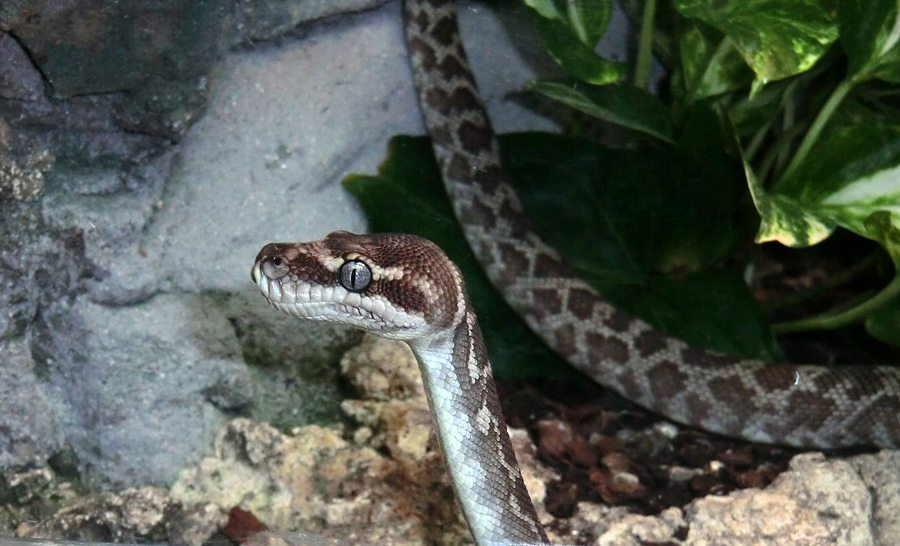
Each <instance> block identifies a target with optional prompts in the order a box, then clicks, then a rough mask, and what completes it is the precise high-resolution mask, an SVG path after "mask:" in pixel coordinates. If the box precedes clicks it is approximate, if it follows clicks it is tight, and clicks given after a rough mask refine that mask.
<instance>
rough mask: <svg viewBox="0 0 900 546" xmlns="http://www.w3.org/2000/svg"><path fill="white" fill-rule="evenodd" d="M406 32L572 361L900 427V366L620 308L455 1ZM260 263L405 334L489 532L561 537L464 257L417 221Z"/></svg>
mask: <svg viewBox="0 0 900 546" xmlns="http://www.w3.org/2000/svg"><path fill="white" fill-rule="evenodd" d="M406 12H407V13H406V18H407V24H406V30H407V46H408V49H409V54H410V60H411V62H412V66H413V73H414V75H415V79H416V86H417V88H418V91H419V98H420V105H421V109H422V114H423V117H424V118H425V122H426V125H427V127H428V131H429V133H430V135H431V138H432V142H433V145H434V150H435V155H436V156H437V159H438V163H439V166H440V168H441V171H442V174H443V177H444V181H445V184H446V188H447V192H448V194H449V196H450V198H451V201H452V202H453V206H454V209H455V212H456V215H457V217H458V218H459V221H460V223H461V224H462V226H463V229H464V231H465V234H466V237H467V239H468V241H469V244H470V245H471V247H472V248H473V250H474V252H475V254H476V256H477V258H478V259H479V261H480V262H481V263H482V265H483V267H484V268H485V269H486V271H487V272H488V275H489V276H490V278H491V280H492V282H493V283H494V284H495V285H496V286H497V287H498V288H499V289H500V290H501V292H503V294H504V295H505V297H506V299H507V301H509V303H510V304H511V305H512V306H513V307H514V308H515V309H516V310H517V311H518V313H519V314H520V315H521V316H522V317H523V318H524V319H525V320H526V321H527V322H528V324H529V326H530V327H531V328H532V329H533V330H534V331H535V332H537V333H538V335H540V336H541V337H542V338H543V339H544V340H545V341H546V342H547V343H548V344H549V345H550V346H551V347H553V348H554V349H555V350H556V351H557V352H559V353H560V354H561V355H562V356H563V357H565V358H566V359H567V360H568V361H569V362H570V363H571V364H572V365H573V366H575V367H576V368H577V369H579V370H580V371H582V372H583V373H585V374H586V375H588V376H590V377H592V378H593V379H595V380H596V381H597V382H598V383H600V384H602V385H604V386H606V387H607V388H610V389H613V390H614V391H616V392H618V393H619V394H621V395H622V396H624V397H625V398H628V399H630V400H632V401H634V402H636V403H638V404H640V405H642V406H645V407H647V408H649V409H651V410H653V411H655V412H658V413H660V414H662V415H664V416H666V417H668V418H670V419H672V420H674V421H678V422H681V423H685V424H689V425H692V426H696V427H700V428H703V429H706V430H709V431H713V432H718V433H722V434H726V435H729V436H733V437H737V438H744V439H747V440H751V441H761V442H773V443H781V444H789V445H794V446H807V447H819V448H829V447H839V446H851V445H874V446H883V447H896V446H898V445H900V422H898V416H900V373H898V371H897V369H895V368H889V367H867V368H859V367H843V368H826V367H823V366H810V365H806V366H798V365H788V364H772V363H765V362H760V361H753V360H739V359H735V358H731V357H725V356H721V355H717V354H714V353H711V352H708V351H705V350H701V349H695V348H692V347H690V346H688V345H686V344H685V343H683V342H681V341H679V340H677V339H673V338H671V337H668V336H666V335H665V334H662V333H660V332H658V331H656V330H654V329H653V328H652V327H651V326H649V325H648V324H647V323H645V322H642V321H640V320H638V319H635V318H633V317H629V316H626V315H625V314H623V313H622V312H620V311H617V310H616V309H615V308H614V307H612V306H611V305H610V304H609V303H607V302H606V301H605V300H604V299H603V298H602V297H601V296H600V295H599V294H597V293H596V292H595V291H594V290H593V289H592V288H591V287H590V286H588V285H587V284H586V283H585V282H584V281H582V280H580V279H579V278H578V277H576V276H575V275H574V274H573V272H572V271H571V270H570V269H569V268H568V267H567V266H566V265H565V264H564V263H563V262H562V261H561V259H560V258H559V256H558V254H557V253H556V252H555V251H554V250H553V249H552V248H550V247H548V246H547V245H546V244H545V243H543V242H542V241H541V239H540V238H539V237H538V236H537V235H536V234H535V232H534V231H533V230H532V228H531V222H530V220H529V219H528V217H527V216H526V215H525V213H524V211H523V208H522V204H521V202H520V201H519V199H518V197H517V196H516V194H515V192H514V191H513V190H512V188H511V186H510V185H509V184H508V183H507V181H506V179H505V175H504V173H503V171H502V168H501V166H500V162H499V156H498V153H497V144H496V141H495V139H494V135H493V132H492V130H491V127H490V123H489V121H488V119H487V116H486V113H485V111H484V108H483V105H482V103H481V100H480V98H479V97H478V94H477V92H476V89H475V84H474V81H473V80H472V76H471V73H470V71H469V68H468V65H467V62H466V60H465V54H464V52H463V50H462V47H461V45H460V43H459V35H458V32H457V29H456V17H455V12H454V8H453V5H452V2H449V1H446V0H407V2H406ZM252 277H253V280H254V282H255V283H256V284H257V286H258V287H259V289H260V291H261V292H262V294H263V295H264V296H265V297H266V299H267V300H268V301H269V302H270V303H271V304H272V305H273V306H274V307H275V308H277V309H279V310H281V311H284V312H286V313H289V314H292V315H295V316H297V317H300V318H305V319H315V320H329V321H336V322H341V323H345V324H350V325H353V326H356V327H358V328H362V329H364V330H367V331H369V332H373V333H376V334H379V335H382V336H384V337H389V338H393V339H400V340H404V341H406V342H407V343H408V344H409V345H410V347H411V348H412V349H413V352H414V353H415V355H416V357H417V360H418V361H419V366H420V369H421V371H422V376H423V380H424V383H425V387H426V393H427V395H428V400H429V404H430V406H431V409H432V412H433V414H434V420H435V425H436V429H437V435H438V438H439V440H440V444H441V448H442V451H443V453H444V458H445V461H446V463H447V466H448V469H449V471H450V475H451V479H452V481H453V485H454V488H455V490H456V493H457V497H458V499H459V502H460V505H461V507H462V509H463V513H464V514H465V517H466V521H467V522H468V524H469V527H470V529H471V530H472V534H473V536H474V538H475V541H476V543H477V544H478V545H479V546H487V545H492V546H493V545H501V544H503V545H512V544H516V545H524V544H546V543H547V537H546V535H545V533H544V531H543V528H542V527H541V524H540V521H539V520H538V518H537V515H536V513H535V509H534V506H533V505H532V504H531V500H530V498H529V497H528V493H527V491H526V490H525V486H524V484H523V481H522V478H521V475H520V473H519V469H518V465H517V463H516V460H515V455H514V454H513V451H512V448H511V445H510V441H509V436H508V434H507V432H506V428H505V425H504V423H503V416H502V413H501V411H500V406H499V403H498V401H497V394H496V390H495V388H494V385H493V381H492V379H491V374H490V364H489V362H488V360H487V356H486V353H485V350H484V345H483V343H482V338H481V332H480V330H479V328H478V324H477V322H476V320H475V315H474V314H473V312H472V308H471V305H470V304H469V301H468V299H467V296H466V294H465V288H464V284H463V280H462V277H461V275H460V273H459V270H458V269H457V268H456V266H454V265H453V263H452V262H451V261H450V260H449V259H448V258H447V257H446V255H444V253H443V252H442V251H441V250H440V249H439V248H438V247H437V246H435V245H434V244H433V243H431V242H429V241H426V240H424V239H421V238H419V237H415V236H412V235H396V234H381V235H354V234H351V233H347V232H336V233H332V234H330V235H328V236H327V237H326V238H325V239H322V240H321V241H314V242H309V243H272V244H269V245H266V246H265V247H264V248H263V249H262V250H261V251H260V253H259V254H258V255H257V258H256V263H255V264H254V267H253V271H252Z"/></svg>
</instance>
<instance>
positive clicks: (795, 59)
mask: <svg viewBox="0 0 900 546" xmlns="http://www.w3.org/2000/svg"><path fill="white" fill-rule="evenodd" d="M675 5H676V7H677V8H678V10H679V11H680V12H681V13H682V14H683V15H684V16H686V17H692V18H696V19H699V20H701V21H703V22H704V23H706V24H708V25H710V26H712V27H715V28H716V29H718V30H719V31H720V32H722V33H723V34H725V36H727V37H728V38H729V39H730V40H731V42H732V43H733V44H734V46H735V47H736V48H737V50H738V51H739V52H740V54H741V56H742V57H743V58H744V61H745V62H746V63H747V65H749V66H750V68H751V69H753V72H754V73H755V74H756V79H757V81H758V82H760V83H762V84H765V83H768V82H770V81H773V80H779V79H782V78H786V77H788V76H793V75H794V74H799V73H800V72H803V71H805V70H808V69H809V68H810V67H811V66H812V65H814V64H815V63H816V62H817V61H818V60H819V59H820V58H821V57H822V55H824V54H825V52H826V51H827V50H828V47H829V46H830V45H831V44H832V43H833V42H834V41H835V40H836V39H837V37H838V30H837V26H836V25H835V23H834V22H833V21H832V19H831V16H830V15H829V13H828V11H826V10H825V9H824V8H823V7H822V5H821V4H820V3H819V2H818V1H816V0H676V1H675Z"/></svg>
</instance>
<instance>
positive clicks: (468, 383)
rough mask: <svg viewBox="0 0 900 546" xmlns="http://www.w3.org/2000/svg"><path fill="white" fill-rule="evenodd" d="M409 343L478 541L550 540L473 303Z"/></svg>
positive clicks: (488, 542) (453, 476)
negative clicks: (447, 325)
mask: <svg viewBox="0 0 900 546" xmlns="http://www.w3.org/2000/svg"><path fill="white" fill-rule="evenodd" d="M409 345H410V347H411V348H412V350H413V353H414V354H415V355H416V360H418V362H419V369H420V370H421V372H422V379H423V382H424V384H425V393H426V396H427V398H428V404H429V406H430V407H431V411H432V415H433V416H434V422H435V427H436V429H437V430H436V431H437V437H438V439H439V443H440V446H441V451H442V453H443V455H444V461H445V462H446V464H447V467H448V470H449V474H450V477H451V481H452V482H453V487H454V489H455V491H456V496H457V498H458V499H459V503H460V507H461V508H462V511H463V515H464V516H465V518H466V522H467V523H468V525H469V528H470V529H471V530H472V535H473V537H474V538H475V543H476V544H479V545H484V544H501V543H520V544H547V543H548V541H547V536H546V534H545V533H544V530H543V528H542V527H541V525H540V520H539V519H538V517H537V513H536V511H535V509H534V505H533V504H532V502H531V498H530V497H529V496H528V491H527V490H526V489H525V482H524V481H523V480H522V475H521V473H520V472H519V466H518V463H517V462H516V456H515V453H514V452H513V449H512V443H511V442H510V439H509V433H508V432H507V428H506V424H505V423H504V422H503V412H502V410H501V409H500V402H499V399H498V397H497V390H496V388H495V387H494V381H493V379H492V377H491V369H490V363H489V362H488V358H487V353H486V352H485V348H484V342H483V341H482V336H481V330H480V328H479V327H478V323H477V321H476V319H475V314H474V313H473V312H472V310H471V308H468V309H467V311H466V314H465V316H464V319H463V320H462V321H461V322H460V323H459V324H458V325H457V326H456V327H455V328H454V329H453V330H452V332H451V331H448V332H447V333H445V334H441V335H437V336H433V337H429V338H426V339H420V340H414V341H411V342H409Z"/></svg>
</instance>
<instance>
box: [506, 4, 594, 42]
mask: <svg viewBox="0 0 900 546" xmlns="http://www.w3.org/2000/svg"><path fill="white" fill-rule="evenodd" d="M524 3H525V5H526V6H529V7H531V8H532V9H534V10H535V11H536V12H537V13H538V14H539V15H540V16H541V17H543V18H545V19H551V20H557V21H559V22H561V23H562V24H563V25H565V26H566V27H568V28H569V29H570V30H571V32H572V34H574V35H575V36H577V37H578V40H579V41H581V43H583V44H584V45H586V46H588V47H589V48H591V49H593V47H594V46H595V45H597V41H599V40H600V38H601V37H602V36H603V34H604V33H605V32H606V27H607V25H608V24H609V18H610V17H611V16H612V2H611V1H610V0H524Z"/></svg>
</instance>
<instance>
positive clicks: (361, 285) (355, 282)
mask: <svg viewBox="0 0 900 546" xmlns="http://www.w3.org/2000/svg"><path fill="white" fill-rule="evenodd" d="M338 280H339V281H340V283H341V286H343V287H344V288H346V289H347V290H349V291H351V292H362V291H363V290H365V289H366V288H368V287H369V284H371V283H372V270H371V269H369V266H367V265H366V264H364V263H363V262H361V261H359V260H350V261H346V262H344V263H343V265H341V268H340V269H339V270H338Z"/></svg>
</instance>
